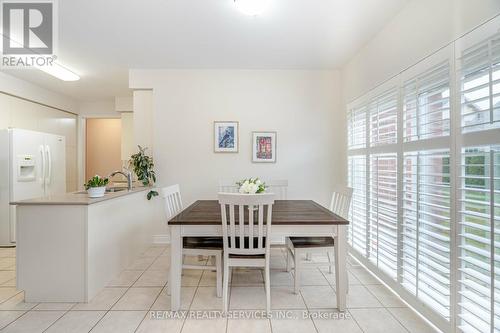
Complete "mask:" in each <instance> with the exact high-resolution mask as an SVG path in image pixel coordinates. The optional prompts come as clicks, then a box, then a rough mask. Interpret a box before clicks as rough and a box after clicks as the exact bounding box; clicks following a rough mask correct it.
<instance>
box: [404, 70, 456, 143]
mask: <svg viewBox="0 0 500 333" xmlns="http://www.w3.org/2000/svg"><path fill="white" fill-rule="evenodd" d="M446 135H450V64H449V62H448V61H445V62H444V63H441V64H439V65H437V66H435V67H433V68H431V69H430V70H428V71H426V72H425V73H423V74H421V75H419V76H417V77H415V78H413V79H411V80H408V81H407V82H405V84H404V87H403V137H404V140H405V141H414V140H421V139H429V138H433V137H439V136H446Z"/></svg>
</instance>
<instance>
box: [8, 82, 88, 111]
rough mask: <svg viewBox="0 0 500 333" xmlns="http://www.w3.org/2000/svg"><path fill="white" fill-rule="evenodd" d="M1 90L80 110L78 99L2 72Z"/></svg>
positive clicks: (54, 106)
mask: <svg viewBox="0 0 500 333" xmlns="http://www.w3.org/2000/svg"><path fill="white" fill-rule="evenodd" d="M0 92H4V93H7V94H10V95H14V96H19V97H22V98H25V99H28V100H31V101H35V102H37V103H41V104H45V105H49V106H51V107H53V108H58V109H62V110H65V111H69V112H72V113H77V112H78V103H77V101H76V100H74V99H72V98H70V97H67V96H64V95H61V94H58V93H55V92H53V91H50V90H47V89H44V88H41V87H39V86H37V85H34V84H32V83H29V82H26V81H23V80H21V79H18V78H16V77H14V76H11V75H8V74H5V73H1V72H0Z"/></svg>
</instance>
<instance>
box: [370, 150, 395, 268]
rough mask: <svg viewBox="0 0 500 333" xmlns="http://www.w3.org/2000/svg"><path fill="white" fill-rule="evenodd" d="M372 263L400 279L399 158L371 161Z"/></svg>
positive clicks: (391, 156) (376, 157)
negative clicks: (398, 272)
mask: <svg viewBox="0 0 500 333" xmlns="http://www.w3.org/2000/svg"><path fill="white" fill-rule="evenodd" d="M370 168H371V169H370V208H369V209H370V211H369V214H370V219H369V220H370V249H369V251H370V254H369V256H370V260H372V261H373V262H374V263H375V264H376V265H377V266H378V267H379V268H380V269H382V270H384V271H385V272H386V273H387V274H388V275H389V276H391V277H393V278H396V275H397V252H398V251H397V249H398V235H397V214H398V207H397V197H398V195H397V158H396V154H378V155H372V156H371V158H370Z"/></svg>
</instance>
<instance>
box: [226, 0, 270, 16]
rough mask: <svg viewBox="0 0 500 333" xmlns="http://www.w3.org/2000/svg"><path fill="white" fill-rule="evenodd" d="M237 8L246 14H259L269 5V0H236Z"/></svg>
mask: <svg viewBox="0 0 500 333" xmlns="http://www.w3.org/2000/svg"><path fill="white" fill-rule="evenodd" d="M234 5H235V6H236V8H237V9H238V10H239V11H240V12H242V13H243V14H245V15H250V16H257V15H260V14H262V13H263V12H264V11H265V10H266V9H267V7H268V5H269V1H268V0H234Z"/></svg>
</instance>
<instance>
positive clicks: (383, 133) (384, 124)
mask: <svg viewBox="0 0 500 333" xmlns="http://www.w3.org/2000/svg"><path fill="white" fill-rule="evenodd" d="M397 105H398V94H397V90H396V89H391V90H389V91H388V92H386V93H385V94H382V95H380V96H378V97H376V98H374V99H373V100H372V101H371V102H370V105H369V110H370V143H371V145H372V146H379V145H386V144H392V143H396V141H397V111H398V109H397Z"/></svg>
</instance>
